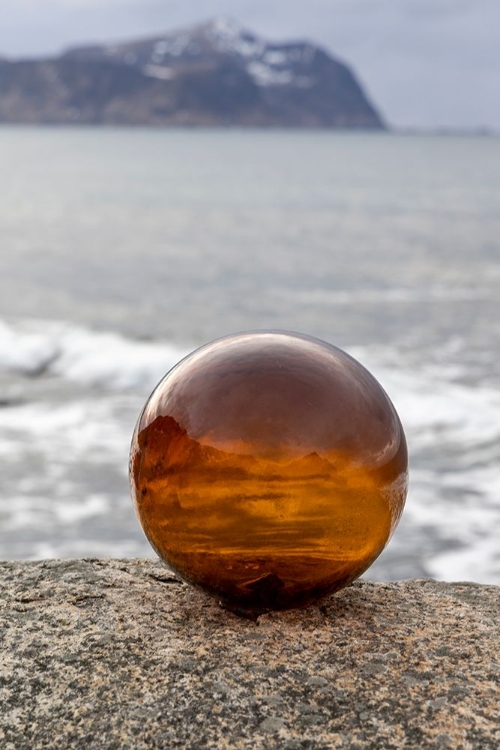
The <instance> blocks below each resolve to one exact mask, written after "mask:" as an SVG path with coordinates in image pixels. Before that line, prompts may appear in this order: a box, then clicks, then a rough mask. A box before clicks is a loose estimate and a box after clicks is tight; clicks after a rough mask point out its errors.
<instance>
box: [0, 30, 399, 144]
mask: <svg viewBox="0 0 500 750" xmlns="http://www.w3.org/2000/svg"><path fill="white" fill-rule="evenodd" d="M0 122H43V123H50V122H53V123H57V124H64V123H75V122H76V123H78V122H80V123H85V124H87V123H89V124H125V125H141V124H142V125H249V126H285V127H287V126H292V127H293V126H301V127H332V128H360V129H376V130H381V129H384V127H385V125H384V123H383V120H382V118H381V116H380V115H379V114H378V112H377V110H376V109H375V107H374V106H373V105H372V104H371V103H370V102H369V100H368V99H367V97H366V95H365V93H364V92H363V89H362V87H361V85H360V84H359V83H358V81H357V79H356V77H355V75H354V74H353V72H352V71H351V70H350V68H349V67H348V66H347V65H345V64H344V63H342V62H340V61H339V60H337V59H336V58H334V57H333V56H332V55H330V54H329V53H327V52H326V51H325V50H323V49H322V48H321V47H319V46H317V45H314V44H312V43H310V42H304V41H290V42H268V41H266V40H264V39H262V38H261V37H259V36H257V35H256V34H254V33H253V32H251V31H247V30H246V29H243V28H242V27H241V26H240V25H239V24H237V23H236V22H235V21H232V20H230V19H227V18H219V19H215V20H214V21H210V22H205V23H201V24H197V25H196V26H193V27H191V28H189V29H183V30H180V31H173V32H168V33H166V34H162V35H155V36H154V37H149V38H142V39H136V40H130V41H124V42H119V43H114V44H103V45H97V44H91V45H85V46H79V47H74V48H70V49H68V50H65V51H64V52H63V53H62V54H61V55H60V56H59V57H55V58H49V59H43V60H21V61H10V60H4V59H2V58H1V57H0Z"/></svg>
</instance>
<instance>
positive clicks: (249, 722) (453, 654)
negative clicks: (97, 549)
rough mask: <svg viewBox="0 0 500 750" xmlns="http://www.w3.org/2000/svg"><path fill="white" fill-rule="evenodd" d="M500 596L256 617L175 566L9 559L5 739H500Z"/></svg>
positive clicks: (100, 743) (204, 743)
mask: <svg viewBox="0 0 500 750" xmlns="http://www.w3.org/2000/svg"><path fill="white" fill-rule="evenodd" d="M499 617H500V589H499V588H497V587H494V586H479V585H474V584H465V583H460V584H444V583H438V582H435V581H427V580H422V581H409V582H403V583H386V584H382V583H366V582H358V583H355V584H353V585H352V586H350V587H349V588H348V589H346V590H344V591H342V592H340V593H338V594H336V595H334V596H332V597H330V598H328V599H326V600H325V601H323V603H321V604H320V605H319V606H314V607H310V608H308V609H306V610H303V611H296V612H288V613H280V614H270V615H264V616H261V617H260V618H259V619H258V620H257V621H256V622H252V621H249V620H243V619H240V618H238V617H236V616H235V615H233V614H230V613H229V612H226V611H224V610H223V609H221V608H220V607H219V606H218V604H217V603H216V602H215V601H212V600H211V599H209V598H207V597H206V596H205V595H204V594H202V593H200V592H197V591H195V590H194V589H192V588H190V587H188V586H186V585H185V584H183V583H180V582H179V581H178V580H177V579H176V578H175V577H174V576H173V574H171V573H170V572H169V571H168V570H167V569H166V568H165V567H164V566H163V565H162V564H161V563H159V562H154V561H146V560H128V561H119V560H107V561H104V560H77V561H64V562H60V561H49V562H40V563H16V562H10V563H0V634H1V653H0V747H1V748H2V750H14V749H15V750H21V749H22V748H29V749H30V750H37V748H51V750H57V749H58V748H71V749H73V748H76V749H78V748H85V749H86V750H87V749H88V748H91V749H93V748H96V749H99V750H101V749H103V750H104V749H107V748H117V749H118V748H120V749H121V748H133V749H134V750H140V749H141V748H168V749H170V748H196V749H198V748H228V749H230V750H233V748H235V749H236V748H252V750H254V749H258V748H266V750H267V748H285V749H288V750H292V748H293V749H295V748H325V750H326V749H327V748H328V749H330V748H349V749H350V750H356V749H357V748H384V750H389V749H390V748H405V750H407V749H409V748H418V749H419V750H420V749H421V748H450V749H452V750H460V749H461V748H478V750H479V749H480V750H498V748H499V747H500V683H499V678H500V653H499V651H500V631H499V625H498V622H499Z"/></svg>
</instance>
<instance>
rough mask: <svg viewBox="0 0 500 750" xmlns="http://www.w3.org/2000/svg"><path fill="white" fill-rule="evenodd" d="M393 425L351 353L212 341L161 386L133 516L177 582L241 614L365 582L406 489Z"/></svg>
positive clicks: (138, 449) (287, 338)
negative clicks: (364, 575)
mask: <svg viewBox="0 0 500 750" xmlns="http://www.w3.org/2000/svg"><path fill="white" fill-rule="evenodd" d="M407 468H408V458H407V449H406V441H405V437H404V433H403V429H402V426H401V423H400V420H399V418H398V415H397V413H396V411H395V409H394V407H393V405H392V403H391V401H390V400H389V398H388V396H387V394H386V393H385V391H384V390H383V389H382V387H381V386H380V385H379V383H378V382H377V381H376V380H375V378H374V377H373V376H372V375H371V374H370V373H369V372H368V371H367V370H366V369H365V368H364V367H363V366H362V365H360V364H359V362H357V361H356V360H355V359H353V358H352V357H350V356H349V355H348V354H346V353H345V352H343V351H341V350H340V349H337V348H336V347H334V346H331V345H330V344H328V343H325V342H324V341H320V340H318V339H315V338H312V337H309V336H305V335H301V334H296V333H286V332H274V331H269V332H267V331H264V332H256V333H241V334H236V335H232V336H227V337H225V338H222V339H218V340H217V341H214V342H212V343H210V344H207V345H206V346H203V347H201V348H200V349H198V350H196V351H195V352H193V353H192V354H190V355H189V356H188V357H186V358H185V359H183V360H182V361H181V362H179V364H177V365H176V366H175V367H174V368H173V369H172V370H171V371H170V372H169V373H168V374H167V375H166V376H165V377H164V379H163V380H162V381H161V382H160V383H159V385H158V386H157V387H156V389H155V390H154V391H153V393H152V395H151V397H150V398H149V400H148V401H147V403H146V405H145V407H144V410H143V412H142V414H141V416H140V417H139V420H138V423H137V427H136V429H135V433H134V436H133V439H132V447H131V461H130V480H131V489H132V495H133V499H134V503H135V507H136V511H137V514H138V517H139V520H140V522H141V524H142V527H143V529H144V532H145V534H146V536H147V538H148V539H149V541H150V543H151V545H152V546H153V548H154V549H155V550H156V552H157V553H158V555H159V556H160V557H161V558H162V559H163V560H164V561H165V562H166V563H167V564H168V565H169V566H170V567H171V568H172V569H173V570H174V571H176V572H177V573H178V574H179V576H180V577H181V578H183V579H184V580H185V581H188V582H190V583H192V584H194V585H196V586H198V587H201V588H202V589H204V590H205V591H206V592H208V593H209V594H212V595H213V596H216V597H217V598H218V599H219V600H220V601H221V602H222V604H224V605H225V606H226V607H228V608H231V609H233V610H235V611H238V612H240V613H242V614H245V613H247V614H249V613H254V614H258V613H261V612H266V611H269V610H281V609H289V608H294V607H303V606H306V605H307V604H310V603H311V602H314V601H317V600H318V599H320V598H321V597H323V596H325V595H327V594H330V593H332V592H334V591H337V590H338V589H340V588H342V587H343V586H346V585H347V584H348V583H350V582H351V581H353V580H354V579H355V578H357V577H358V576H360V575H361V574H362V573H363V572H364V571H365V570H366V569H367V568H368V567H369V566H370V565H371V563H372V562H373V561H374V560H375V558H376V557H377V556H378V555H379V554H380V552H381V551H382V549H383V548H384V547H385V545H386V544H387V542H388V540H389V538H390V536H391V534H392V532H393V531H394V528H395V527H396V525H397V523H398V521H399V518H400V516H401V513H402V510H403V506H404V502H405V499H406V492H407Z"/></svg>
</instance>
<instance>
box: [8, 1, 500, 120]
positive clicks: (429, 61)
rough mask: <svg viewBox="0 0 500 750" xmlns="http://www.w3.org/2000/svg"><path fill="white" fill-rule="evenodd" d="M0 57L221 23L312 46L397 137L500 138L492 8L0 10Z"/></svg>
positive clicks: (96, 4)
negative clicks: (414, 131)
mask: <svg viewBox="0 0 500 750" xmlns="http://www.w3.org/2000/svg"><path fill="white" fill-rule="evenodd" d="M0 4H1V7H0V56H1V55H3V56H6V57H13V58H15V57H22V56H37V55H51V54H55V53H57V52H58V51H60V50H61V49H63V48H65V47H68V46H71V45H73V44H78V43H82V42H90V41H104V40H115V39H124V38H125V39H126V38H134V37H140V36H144V35H157V34H161V33H162V32H163V31H167V30H170V29H173V28H177V27H179V26H183V25H187V24H191V23H194V22H197V21H200V20H206V19H208V18H211V17H214V16H217V15H221V14H225V15H230V16H232V17H233V18H235V19H236V20H238V21H240V22H241V23H243V24H244V25H245V26H248V27H249V28H250V29H252V30H254V31H257V32H259V33H260V34H262V35H264V36H266V37H269V38H273V39H287V38H295V39H297V38H304V37H307V38H309V39H310V40H312V41H316V42H319V43H321V44H322V45H323V46H325V47H327V48H328V49H329V50H330V51H331V52H332V53H333V54H335V55H336V56H337V57H340V58H342V59H343V60H345V61H346V62H348V63H349V64H351V65H352V67H353V68H354V69H355V70H356V72H357V73H358V76H359V77H360V79H361V81H362V83H363V84H364V86H365V88H366V90H367V92H368V94H369V95H370V97H371V98H372V100H373V101H374V103H375V104H376V105H377V106H378V107H379V109H380V110H381V111H382V114H383V115H384V116H385V117H386V119H387V120H388V121H389V122H390V123H391V124H392V125H395V126H400V127H401V126H402V127H412V126H415V127H461V128H478V127H489V128H494V129H496V130H500V96H499V94H500V91H499V89H500V0H308V2H307V3H306V2H304V0H212V1H211V2H209V1H208V0H0Z"/></svg>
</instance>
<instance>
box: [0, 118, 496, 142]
mask: <svg viewBox="0 0 500 750" xmlns="http://www.w3.org/2000/svg"><path fill="white" fill-rule="evenodd" d="M0 128H1V129H4V130H14V129H25V130H27V129H30V128H32V129H47V130H56V129H59V130H79V129H80V130H103V131H105V130H120V131H126V130H130V131H144V130H150V131H171V132H207V131H209V132H238V131H248V132H252V133H269V132H272V133H276V132H282V133H299V132H302V133H307V134H313V133H331V134H335V135H376V136H378V137H382V138H383V137H386V136H401V137H413V136H418V137H429V138H499V137H500V130H495V129H494V128H451V127H450V128H397V127H391V126H390V125H387V126H386V128H385V129H384V130H380V129H378V128H362V127H359V128H358V127H345V128H342V127H328V126H324V125H318V126H304V125H240V124H235V125H230V124H213V125H206V124H204V125H194V124H191V125H177V124H176V125H174V124H173V125H167V124H140V125H139V124H138V125H133V124H130V123H122V124H121V123H89V122H1V121H0Z"/></svg>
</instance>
